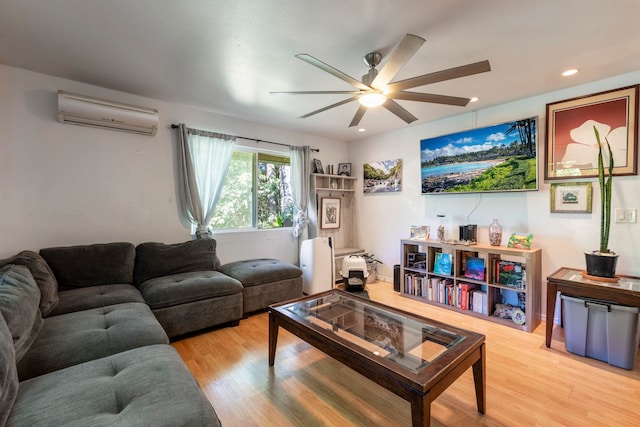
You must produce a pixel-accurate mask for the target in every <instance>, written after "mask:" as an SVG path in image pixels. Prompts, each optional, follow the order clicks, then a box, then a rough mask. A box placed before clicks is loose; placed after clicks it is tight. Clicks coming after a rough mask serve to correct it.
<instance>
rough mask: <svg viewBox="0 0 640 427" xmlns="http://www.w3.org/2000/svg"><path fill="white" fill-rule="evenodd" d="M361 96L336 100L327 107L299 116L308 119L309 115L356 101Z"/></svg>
mask: <svg viewBox="0 0 640 427" xmlns="http://www.w3.org/2000/svg"><path fill="white" fill-rule="evenodd" d="M359 97H360V95H357V96H352V97H351V98H349V99H345V100H342V101H340V102H336V103H335V104H331V105H327V106H326V107H323V108H321V109H319V110H315V111H312V112H310V113H307V114H305V115H304V116H300V117H299V118H300V119H306V118H307V117H310V116H313V115H314V114H318V113H322V112H323V111H327V110H330V109H332V108H335V107H339V106H341V105H344V104H346V103H348V102H351V101H355V100H356V99H358V98H359Z"/></svg>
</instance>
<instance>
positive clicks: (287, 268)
mask: <svg viewBox="0 0 640 427" xmlns="http://www.w3.org/2000/svg"><path fill="white" fill-rule="evenodd" d="M220 271H221V272H223V273H224V274H226V275H228V276H231V277H233V278H234V279H238V280H239V281H240V282H242V286H244V287H245V288H246V287H250V286H257V285H262V284H264V283H271V282H280V281H282V280H287V279H295V278H298V277H301V276H302V270H300V269H299V268H298V267H296V266H295V265H293V264H289V263H287V262H284V261H279V260H277V259H270V258H259V259H252V260H246V261H236V262H230V263H229V264H225V265H223V266H221V267H220Z"/></svg>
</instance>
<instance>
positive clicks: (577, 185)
mask: <svg viewBox="0 0 640 427" xmlns="http://www.w3.org/2000/svg"><path fill="white" fill-rule="evenodd" d="M591 193H592V186H591V183H590V182H569V183H554V184H551V212H552V213H565V212H572V213H590V212H591V206H592V203H591V197H592V196H591Z"/></svg>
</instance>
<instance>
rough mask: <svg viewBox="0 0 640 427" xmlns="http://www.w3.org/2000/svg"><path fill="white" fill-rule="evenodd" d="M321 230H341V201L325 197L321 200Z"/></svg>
mask: <svg viewBox="0 0 640 427" xmlns="http://www.w3.org/2000/svg"><path fill="white" fill-rule="evenodd" d="M320 228H323V229H325V228H340V199H337V198H329V197H325V198H323V199H322V200H321V203H320Z"/></svg>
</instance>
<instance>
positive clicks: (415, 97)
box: [387, 91, 471, 107]
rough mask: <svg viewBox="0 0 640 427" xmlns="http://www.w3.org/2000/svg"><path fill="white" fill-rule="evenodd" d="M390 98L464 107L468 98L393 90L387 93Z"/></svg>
mask: <svg viewBox="0 0 640 427" xmlns="http://www.w3.org/2000/svg"><path fill="white" fill-rule="evenodd" d="M387 98H390V99H404V100H406V101H418V102H430V103H432V104H445V105H455V106H458V107H465V106H466V105H467V104H468V103H469V101H471V100H470V99H469V98H460V97H457V96H447V95H435V94H433V93H418V92H406V91H402V92H393V93H390V94H389V95H387Z"/></svg>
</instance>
